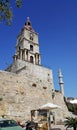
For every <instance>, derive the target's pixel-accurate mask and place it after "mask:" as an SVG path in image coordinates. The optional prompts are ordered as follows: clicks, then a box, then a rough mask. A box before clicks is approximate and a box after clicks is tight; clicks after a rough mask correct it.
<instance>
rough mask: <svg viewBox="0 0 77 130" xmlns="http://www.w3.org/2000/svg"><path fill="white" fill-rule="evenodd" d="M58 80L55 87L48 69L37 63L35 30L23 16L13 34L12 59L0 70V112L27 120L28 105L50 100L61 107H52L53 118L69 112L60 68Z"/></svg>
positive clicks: (37, 44) (37, 104)
mask: <svg viewBox="0 0 77 130" xmlns="http://www.w3.org/2000/svg"><path fill="white" fill-rule="evenodd" d="M59 84H60V90H59V91H55V89H54V83H53V74H52V70H51V69H49V68H46V67H44V66H42V65H41V54H40V51H39V38H38V33H36V32H35V30H34V29H33V27H32V24H31V21H30V19H29V18H27V21H26V23H25V25H24V27H23V28H22V29H21V32H20V33H19V35H18V37H17V43H16V53H15V55H14V56H13V63H12V64H11V65H10V66H9V67H8V68H7V69H6V71H0V96H1V97H0V98H1V100H0V106H1V108H0V111H2V113H1V115H7V116H8V117H12V118H15V119H17V120H19V119H22V120H29V119H30V117H31V115H30V112H31V110H32V109H38V108H39V107H40V106H41V105H43V104H46V103H48V102H53V103H55V104H58V105H60V106H61V108H62V109H61V110H60V109H56V110H55V111H54V113H55V115H56V116H55V120H56V121H61V120H64V118H65V117H66V116H67V115H69V112H68V109H67V106H66V104H65V102H64V86H63V84H64V83H63V80H62V73H61V70H59Z"/></svg>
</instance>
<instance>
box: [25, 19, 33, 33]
mask: <svg viewBox="0 0 77 130" xmlns="http://www.w3.org/2000/svg"><path fill="white" fill-rule="evenodd" d="M25 28H26V29H28V30H29V31H32V32H35V31H34V29H33V28H32V24H31V21H30V18H29V17H27V21H26V23H25Z"/></svg>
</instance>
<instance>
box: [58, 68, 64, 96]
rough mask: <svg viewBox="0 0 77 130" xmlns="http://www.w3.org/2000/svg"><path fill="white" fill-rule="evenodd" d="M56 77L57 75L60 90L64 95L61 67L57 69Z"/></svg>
mask: <svg viewBox="0 0 77 130" xmlns="http://www.w3.org/2000/svg"><path fill="white" fill-rule="evenodd" d="M58 77H59V85H60V92H61V93H62V94H63V96H64V82H63V76H62V72H61V69H59V71H58Z"/></svg>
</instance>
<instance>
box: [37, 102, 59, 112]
mask: <svg viewBox="0 0 77 130" xmlns="http://www.w3.org/2000/svg"><path fill="white" fill-rule="evenodd" d="M56 108H61V107H60V106H58V105H56V104H53V103H47V104H44V105H42V106H41V107H39V109H46V110H49V109H56Z"/></svg>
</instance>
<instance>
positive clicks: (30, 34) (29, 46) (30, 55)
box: [13, 17, 41, 65]
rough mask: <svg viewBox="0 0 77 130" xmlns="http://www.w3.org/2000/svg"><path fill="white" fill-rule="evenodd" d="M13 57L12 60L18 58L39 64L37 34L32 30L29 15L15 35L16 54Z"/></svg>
mask: <svg viewBox="0 0 77 130" xmlns="http://www.w3.org/2000/svg"><path fill="white" fill-rule="evenodd" d="M13 58H14V61H16V60H17V59H20V60H23V61H26V62H30V63H32V64H36V65H40V64H41V55H40V53H39V43H38V34H37V33H36V32H35V31H34V29H33V27H32V24H31V21H30V19H29V17H28V18H27V21H26V23H25V25H24V27H23V28H22V29H21V32H20V33H19V35H18V37H17V44H16V54H15V55H14V56H13Z"/></svg>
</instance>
